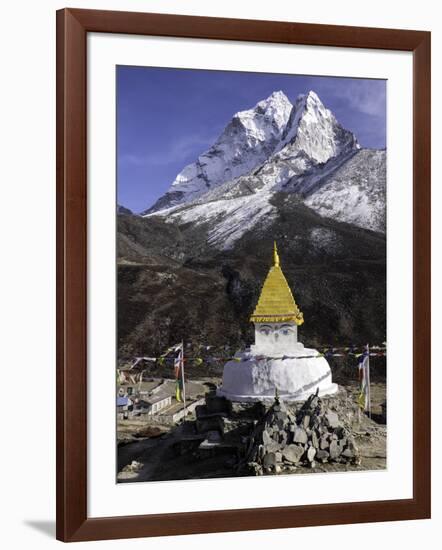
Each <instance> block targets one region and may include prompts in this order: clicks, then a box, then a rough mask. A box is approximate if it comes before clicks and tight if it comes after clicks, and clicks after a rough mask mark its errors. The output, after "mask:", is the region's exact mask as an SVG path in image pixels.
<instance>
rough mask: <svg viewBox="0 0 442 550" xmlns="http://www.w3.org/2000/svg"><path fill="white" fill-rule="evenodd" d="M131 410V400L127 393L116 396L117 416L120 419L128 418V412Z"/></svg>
mask: <svg viewBox="0 0 442 550" xmlns="http://www.w3.org/2000/svg"><path fill="white" fill-rule="evenodd" d="M132 410H133V402H132V399H130V397H128V396H127V395H118V396H117V417H118V418H120V419H126V418H129V413H131V412H132Z"/></svg>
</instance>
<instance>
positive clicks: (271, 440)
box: [242, 394, 359, 475]
mask: <svg viewBox="0 0 442 550" xmlns="http://www.w3.org/2000/svg"><path fill="white" fill-rule="evenodd" d="M327 462H330V463H346V464H358V463H359V453H358V449H357V447H356V445H355V443H354V440H353V437H352V436H351V434H350V432H349V431H348V429H346V428H345V427H344V425H343V424H342V422H341V421H340V419H339V416H338V414H337V413H336V412H335V411H333V410H331V409H328V408H326V407H325V406H324V404H323V402H322V401H321V399H320V398H319V397H318V395H317V394H315V395H311V396H310V397H309V398H308V399H307V401H306V402H305V403H304V404H303V405H302V407H301V408H299V409H298V410H296V409H289V408H288V407H287V406H286V405H285V404H284V403H283V402H281V401H280V400H279V398H278V397H277V396H276V397H275V401H274V403H273V404H272V406H271V407H270V408H269V410H268V411H267V412H266V414H265V415H264V417H263V419H262V420H261V421H258V422H257V423H256V425H255V427H254V429H253V431H252V433H251V435H250V437H249V439H248V444H247V449H246V453H245V458H244V460H243V461H242V464H243V466H245V467H247V468H248V469H251V470H252V471H254V473H255V474H256V475H265V474H278V473H283V472H290V471H293V470H294V469H296V468H299V467H310V468H315V467H316V466H317V465H318V464H321V463H322V464H323V463H327Z"/></svg>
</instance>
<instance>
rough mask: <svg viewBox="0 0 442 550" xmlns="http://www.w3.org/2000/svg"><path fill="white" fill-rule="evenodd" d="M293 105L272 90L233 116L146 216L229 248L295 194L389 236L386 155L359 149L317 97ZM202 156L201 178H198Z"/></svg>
mask: <svg viewBox="0 0 442 550" xmlns="http://www.w3.org/2000/svg"><path fill="white" fill-rule="evenodd" d="M290 105H291V104H290V102H289V101H288V99H287V98H286V96H285V95H284V94H282V92H275V93H274V94H272V95H271V96H270V97H269V98H267V99H266V100H264V101H262V102H260V103H258V104H257V105H256V107H255V108H254V109H251V110H249V111H243V112H241V113H238V114H237V115H235V116H234V118H233V119H232V122H231V123H230V124H229V125H228V126H227V127H226V129H225V130H224V132H223V134H222V135H221V136H220V138H219V139H218V140H217V142H216V143H215V145H214V146H213V147H212V148H211V149H209V151H208V152H207V153H204V155H201V156H200V157H199V159H198V161H197V163H195V164H193V165H189V166H188V167H186V168H185V169H184V170H183V172H181V174H180V175H179V176H178V177H177V179H176V180H175V182H174V183H173V184H172V187H171V189H170V190H169V192H168V193H166V195H164V196H163V197H162V198H161V199H160V200H159V201H158V202H157V203H156V204H155V205H154V207H153V208H152V209H150V210H149V211H148V213H147V214H145V215H147V216H161V217H162V218H164V219H165V220H166V221H167V222H169V223H179V224H181V223H182V224H185V223H193V224H195V225H204V226H205V227H206V230H207V239H208V242H209V243H210V244H211V245H213V246H215V247H217V248H222V249H228V248H231V247H232V246H233V244H234V243H235V241H236V240H237V239H239V238H240V237H241V236H242V235H244V234H245V233H246V232H247V231H249V230H251V229H252V228H253V227H256V226H257V224H259V226H260V227H263V226H266V225H267V224H269V223H271V222H272V221H273V220H274V219H275V217H276V215H277V212H278V210H277V208H276V207H275V206H274V205H273V204H272V201H271V199H272V197H273V196H274V194H275V193H276V192H279V191H282V192H286V193H295V194H297V195H298V196H299V197H300V198H301V199H302V200H304V201H305V204H306V205H307V206H309V207H310V208H312V209H313V210H315V211H316V212H318V213H319V214H320V215H321V216H324V217H331V218H335V219H337V220H338V221H344V222H349V223H353V224H355V225H358V226H360V227H365V228H368V229H373V230H376V231H384V230H385V180H386V175H385V169H386V163H385V151H369V150H364V149H360V146H359V144H358V142H357V139H356V137H355V136H354V134H353V133H352V132H350V131H349V130H346V129H344V128H343V127H342V126H341V125H340V124H339V123H338V121H337V120H336V118H335V116H334V115H333V113H331V111H329V110H328V109H326V108H325V107H324V105H323V104H322V102H321V100H320V99H319V98H318V96H317V95H316V94H315V93H314V92H309V93H308V94H306V95H301V96H299V97H298V98H297V100H296V102H295V105H294V106H293V108H291V112H290V114H289V111H288V109H289V108H290ZM269 120H271V123H270V124H269ZM235 128H236V130H237V131H236V130H235ZM265 143H267V144H266V145H265ZM216 151H218V152H219V151H223V154H222V155H216V154H215V152H216ZM209 152H210V154H209ZM203 158H204V166H203V168H204V176H203V175H202V174H203V172H202V171H200V172H198V173H197V172H195V170H196V169H197V168H196V167H197V166H199V165H200V164H201V162H202V161H201V159H203ZM232 158H233V159H234V160H232ZM235 159H236V161H235ZM198 163H200V164H198ZM200 168H201V167H200ZM201 170H202V168H201ZM195 174H197V175H195ZM232 174H236V175H235V176H232ZM187 176H189V177H187ZM186 178H187V179H186ZM205 178H207V179H205ZM177 189H179V191H177Z"/></svg>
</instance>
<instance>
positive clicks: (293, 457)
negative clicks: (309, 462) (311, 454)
mask: <svg viewBox="0 0 442 550" xmlns="http://www.w3.org/2000/svg"><path fill="white" fill-rule="evenodd" d="M303 454H304V449H303V447H301V446H300V445H287V447H286V448H285V449H283V451H282V457H283V458H284V459H285V460H286V461H287V462H293V464H296V463H297V462H299V461H300V459H301V456H302V455H303Z"/></svg>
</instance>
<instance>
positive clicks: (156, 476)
mask: <svg viewBox="0 0 442 550" xmlns="http://www.w3.org/2000/svg"><path fill="white" fill-rule="evenodd" d="M57 256H58V258H57V538H58V539H60V540H62V541H81V540H96V539H113V538H124V537H143V536H160V535H173V534H177V535H178V534H189V533H208V532H221V531H240V530H250V529H271V528H282V527H296V526H312V525H329V524H337V523H356V522H374V521H390V520H406V519H419V518H429V517H430V33H428V32H421V31H410V30H395V29H376V28H356V27H339V26H330V25H311V24H303V23H288V22H275V21H257V20H235V19H218V18H206V17H189V16H178V15H162V14H147V13H128V12H110V11H94V10H77V9H64V10H60V11H59V12H57ZM387 410H388V412H387Z"/></svg>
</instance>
